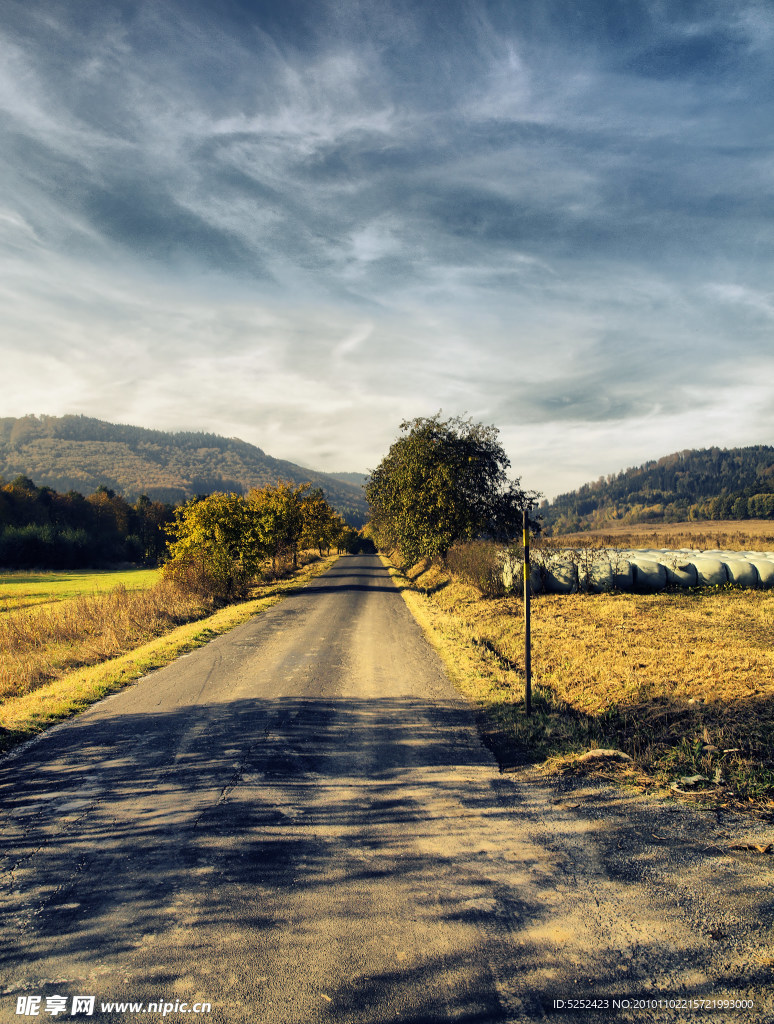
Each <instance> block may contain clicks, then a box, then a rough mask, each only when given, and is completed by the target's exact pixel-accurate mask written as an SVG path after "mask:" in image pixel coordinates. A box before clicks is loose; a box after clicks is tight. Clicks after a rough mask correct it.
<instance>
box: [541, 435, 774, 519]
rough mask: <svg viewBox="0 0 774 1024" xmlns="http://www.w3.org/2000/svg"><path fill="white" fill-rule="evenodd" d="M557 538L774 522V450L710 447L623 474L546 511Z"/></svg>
mask: <svg viewBox="0 0 774 1024" xmlns="http://www.w3.org/2000/svg"><path fill="white" fill-rule="evenodd" d="M541 514H542V516H543V520H544V523H545V525H546V528H547V529H548V530H549V531H550V532H553V533H555V534H559V533H571V532H574V531H576V530H584V529H598V528H600V527H603V526H604V525H605V524H607V523H610V522H611V521H616V522H620V523H642V522H682V521H688V520H712V519H716V520H718V519H723V520H726V519H774V448H773V447H771V446H768V445H755V446H751V447H749V448H732V449H724V448H707V449H701V450H698V451H694V450H686V451H682V452H676V453H674V454H673V455H668V456H666V457H665V458H663V459H659V460H658V461H657V462H646V463H645V464H644V465H643V466H639V467H636V468H630V469H627V470H622V471H621V472H620V473H617V474H611V475H610V476H608V477H600V478H599V480H597V481H595V482H594V483H589V484H584V486H583V487H580V488H579V489H578V490H577V491H573V492H571V493H569V494H560V495H559V496H558V497H557V498H555V499H554V501H553V502H551V503H550V504H549V503H548V502H544V503H543V505H542V507H541Z"/></svg>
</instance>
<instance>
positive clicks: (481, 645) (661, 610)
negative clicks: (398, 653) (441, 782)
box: [407, 564, 774, 807]
mask: <svg viewBox="0 0 774 1024" xmlns="http://www.w3.org/2000/svg"><path fill="white" fill-rule="evenodd" d="M407 577H408V578H409V579H410V580H411V582H412V586H413V588H415V594H414V595H413V596H414V599H415V601H420V602H422V603H423V606H424V610H423V611H422V610H421V611H420V614H421V615H424V617H425V619H426V620H427V621H426V622H425V625H426V626H427V625H428V624H430V625H431V626H432V627H433V629H434V630H435V632H436V633H437V634H438V635H439V636H443V637H444V638H445V639H444V640H443V643H445V644H446V645H447V647H448V645H451V647H452V648H455V647H456V653H453V652H452V653H451V654H450V653H449V650H447V651H446V654H447V662H449V661H452V662H455V661H456V665H457V666H459V665H461V664H463V662H465V663H466V664H467V665H468V668H467V669H466V670H465V673H464V674H465V675H466V677H467V683H466V684H465V685H466V688H467V689H468V692H469V693H471V695H473V696H474V697H475V698H476V699H477V700H479V701H480V702H481V703H482V704H484V706H486V707H487V708H488V709H489V711H490V713H491V714H493V715H494V717H495V718H496V720H497V722H498V723H499V724H498V728H499V729H501V730H504V731H505V733H507V735H508V736H509V737H510V743H511V746H512V747H515V748H518V749H516V750H515V752H514V750H512V751H511V755H512V756H513V758H514V760H515V761H518V760H523V759H525V758H531V759H533V760H535V759H536V760H542V759H546V758H551V757H554V756H556V755H564V754H568V753H571V752H577V751H581V750H583V749H588V748H589V747H616V748H618V749H621V750H623V751H625V752H626V753H628V754H630V755H631V756H632V757H633V758H634V759H635V762H636V764H637V767H638V769H639V770H640V771H642V772H644V773H646V774H647V775H648V776H650V777H652V778H654V779H657V780H659V781H660V783H661V784H667V785H668V784H671V783H672V782H673V781H674V780H677V779H680V778H681V777H684V776H689V775H696V774H700V775H705V776H706V777H707V779H708V780H709V781H708V782H707V783H706V784H703V785H702V786H700V787H699V789H700V790H703V791H704V792H705V794H707V793H709V794H711V795H712V796H713V797H714V798H715V799H716V800H720V801H726V802H728V801H731V802H733V803H736V804H737V805H738V804H739V803H740V802H742V801H744V802H748V803H749V802H750V801H752V802H753V803H754V804H755V805H756V806H767V807H768V806H771V807H774V803H772V798H773V797H774V593H773V592H771V591H755V590H745V591H743V590H736V589H730V588H729V589H722V590H713V591H706V592H701V591H694V592H678V593H674V594H666V593H665V594H632V593H614V594H598V595H588V594H571V595H543V596H540V597H538V598H535V599H533V602H532V638H533V645H532V665H533V679H534V695H535V699H534V707H535V712H536V713H535V714H534V715H533V716H532V717H531V719H527V718H526V716H525V715H524V713H523V703H522V702H523V686H524V677H523V664H524V625H523V605H522V602H521V600H520V599H518V598H515V597H505V598H497V599H491V598H489V599H484V598H482V596H481V594H480V593H479V592H478V591H477V590H476V588H475V587H473V586H471V585H469V584H467V583H464V582H461V581H460V580H458V579H455V578H453V577H450V576H449V574H448V573H445V572H444V570H443V568H442V567H439V566H437V565H436V566H429V565H426V564H423V565H419V566H416V567H414V569H413V570H409V571H408V572H407ZM463 651H464V657H463ZM471 658H472V660H471ZM465 659H467V661H465ZM458 674H459V673H458ZM710 747H714V748H717V751H713V750H711V749H708V748H710ZM715 780H717V781H715Z"/></svg>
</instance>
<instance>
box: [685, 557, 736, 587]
mask: <svg viewBox="0 0 774 1024" xmlns="http://www.w3.org/2000/svg"><path fill="white" fill-rule="evenodd" d="M693 564H694V566H695V568H696V581H697V586H700V587H722V586H723V585H724V584H726V583H728V573H727V572H726V566H725V563H724V562H721V561H720V559H719V558H708V557H705V556H701V557H700V558H695V559H694V561H693Z"/></svg>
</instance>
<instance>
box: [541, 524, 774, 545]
mask: <svg viewBox="0 0 774 1024" xmlns="http://www.w3.org/2000/svg"><path fill="white" fill-rule="evenodd" d="M554 540H555V541H557V542H558V543H560V544H564V543H567V544H571V545H572V544H579V545H580V544H584V543H586V544H607V545H608V546H609V547H619V548H646V547H654V548H666V547H669V548H698V549H700V550H713V549H719V550H722V551H725V550H727V551H771V550H774V522H772V521H771V520H768V519H742V520H740V519H728V520H723V519H718V520H702V521H698V522H686V523H614V522H613V523H610V524H608V525H607V526H605V528H604V529H603V530H602V529H600V530H589V531H586V532H585V533H567V534H560V535H558V536H557V537H555V538H554Z"/></svg>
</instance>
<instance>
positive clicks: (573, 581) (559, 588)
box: [543, 557, 578, 594]
mask: <svg viewBox="0 0 774 1024" xmlns="http://www.w3.org/2000/svg"><path fill="white" fill-rule="evenodd" d="M543 585H544V586H545V589H546V592H547V593H549V594H574V593H575V591H576V590H577V589H578V568H577V566H576V565H575V562H574V561H572V559H569V558H561V557H559V558H552V559H550V560H548V561H546V564H545V565H544V566H543Z"/></svg>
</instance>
